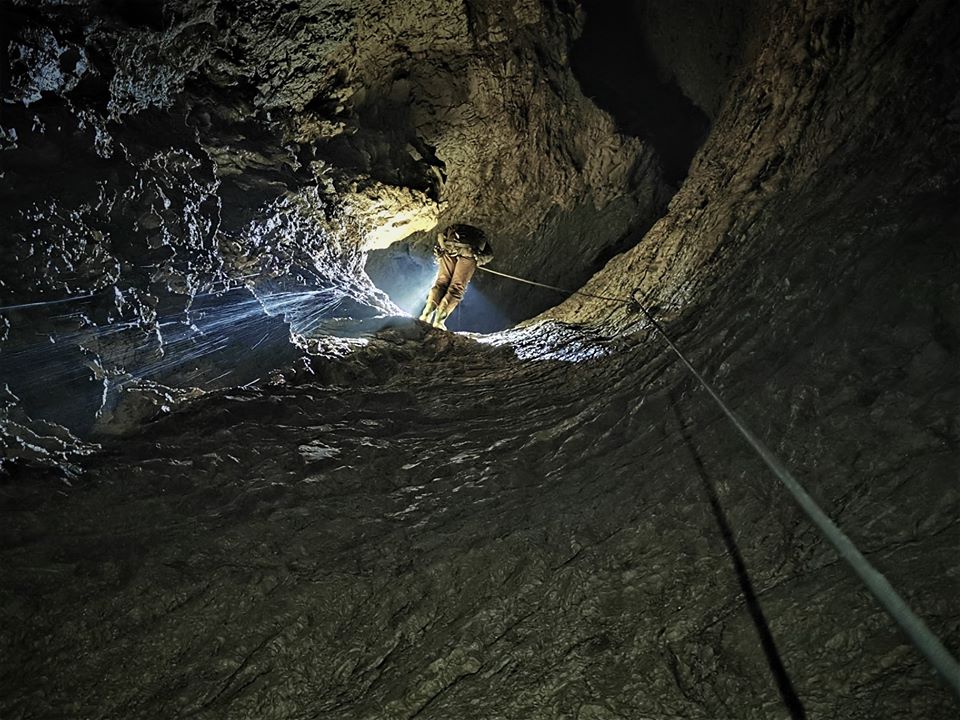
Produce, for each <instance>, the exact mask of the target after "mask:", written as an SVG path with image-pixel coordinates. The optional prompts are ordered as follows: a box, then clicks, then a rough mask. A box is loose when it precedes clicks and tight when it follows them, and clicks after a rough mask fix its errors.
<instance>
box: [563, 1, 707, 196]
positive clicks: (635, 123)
mask: <svg viewBox="0 0 960 720" xmlns="http://www.w3.org/2000/svg"><path fill="white" fill-rule="evenodd" d="M583 6H584V8H585V9H586V11H587V20H586V24H585V26H584V30H583V35H582V36H581V37H580V38H579V39H578V40H577V42H576V43H575V44H574V46H573V48H572V49H571V55H570V64H571V67H572V69H573V74H574V76H575V77H576V78H577V81H578V82H579V83H580V88H581V89H582V90H583V93H584V94H585V95H586V96H587V97H589V98H591V99H592V100H593V101H594V102H595V103H596V104H597V105H598V106H599V107H601V108H603V109H604V110H606V111H607V112H609V113H610V114H611V115H612V116H613V118H614V120H615V121H616V123H617V129H618V130H619V131H620V132H621V133H623V134H625V135H632V136H634V137H638V138H641V139H642V140H645V141H647V142H648V143H650V144H651V145H652V146H653V148H654V149H655V150H656V151H657V154H658V155H659V156H660V164H661V167H662V169H663V174H664V179H665V180H666V181H667V182H668V183H670V184H671V185H679V183H680V182H681V181H682V180H683V179H684V178H685V177H686V176H687V170H688V169H689V168H690V162H691V161H692V160H693V156H694V154H696V152H697V150H698V149H699V147H700V145H701V144H702V143H703V141H704V140H705V139H706V136H707V131H708V130H709V129H710V121H709V119H708V118H707V115H706V113H704V112H703V110H701V109H700V108H699V107H697V106H696V105H694V104H693V102H692V101H691V100H690V99H689V98H687V96H686V95H684V94H683V91H682V90H681V89H680V87H679V86H678V85H677V84H676V82H675V81H673V80H672V79H668V76H667V74H666V73H664V72H663V69H662V68H660V67H659V66H658V64H657V61H656V58H654V56H653V53H651V52H650V50H649V48H648V47H647V46H646V44H645V41H644V39H643V32H642V27H641V25H640V20H639V17H638V14H637V13H636V12H635V11H634V10H633V9H632V8H631V7H630V6H629V5H628V4H626V3H611V2H609V0H607V1H606V2H604V1H603V0H585V1H584V3H583Z"/></svg>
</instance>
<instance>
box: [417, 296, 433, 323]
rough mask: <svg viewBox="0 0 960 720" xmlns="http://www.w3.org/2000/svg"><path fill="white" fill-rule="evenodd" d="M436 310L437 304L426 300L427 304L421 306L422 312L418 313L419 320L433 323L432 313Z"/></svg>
mask: <svg viewBox="0 0 960 720" xmlns="http://www.w3.org/2000/svg"><path fill="white" fill-rule="evenodd" d="M436 310H437V304H436V303H434V302H430V301H429V300H428V301H427V304H426V305H424V307H423V312H422V313H420V322H425V323H429V324H431V325H433V314H434V312H436Z"/></svg>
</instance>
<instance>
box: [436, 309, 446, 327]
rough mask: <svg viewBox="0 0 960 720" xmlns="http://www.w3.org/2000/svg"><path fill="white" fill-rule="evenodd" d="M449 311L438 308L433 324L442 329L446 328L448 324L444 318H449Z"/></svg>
mask: <svg viewBox="0 0 960 720" xmlns="http://www.w3.org/2000/svg"><path fill="white" fill-rule="evenodd" d="M448 315H449V313H446V312H444V311H443V310H437V314H436V315H434V316H433V326H434V327H435V328H440V329H441V330H446V329H447V325H446V323H445V322H444V320H446V319H447V316H448Z"/></svg>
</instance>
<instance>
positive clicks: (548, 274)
mask: <svg viewBox="0 0 960 720" xmlns="http://www.w3.org/2000/svg"><path fill="white" fill-rule="evenodd" d="M3 12H4V21H5V22H4V26H5V30H4V33H5V35H4V38H5V43H6V45H7V50H8V53H7V57H6V63H5V66H4V75H3V90H4V97H5V98H6V102H5V104H4V111H3V112H4V114H3V122H2V127H3V135H2V138H3V140H2V142H3V146H2V147H3V150H2V153H3V168H4V170H3V178H2V188H0V200H2V203H3V207H4V212H3V216H2V217H3V219H2V221H0V223H2V225H0V232H2V233H3V236H4V238H5V243H4V251H5V257H6V259H7V262H6V263H5V264H4V267H3V270H2V271H0V275H2V277H0V283H2V287H3V288H4V290H5V299H6V301H7V302H6V305H5V306H7V307H8V306H13V305H22V304H29V303H34V302H47V301H54V302H59V301H61V300H70V302H69V303H67V304H66V305H64V308H65V310H66V311H67V312H65V313H64V315H67V317H61V318H58V319H56V320H52V319H50V317H49V313H46V309H47V308H48V307H49V306H41V309H34V310H29V309H19V310H9V311H6V312H5V313H4V316H3V317H4V327H6V328H8V330H7V331H6V333H5V336H4V337H5V340H6V347H7V349H8V351H7V352H6V354H5V361H6V362H7V365H8V367H11V366H18V367H17V368H14V367H11V369H9V370H8V371H7V374H8V377H11V378H14V379H15V382H13V385H14V386H16V387H12V388H11V389H12V390H13V391H14V393H15V394H17V393H19V395H21V396H22V397H23V399H24V401H25V404H26V405H28V406H29V409H30V411H31V412H33V413H34V414H36V415H50V416H51V417H54V416H55V419H57V420H58V421H59V422H63V423H65V424H67V425H68V426H71V427H75V428H84V429H90V428H92V427H94V426H95V425H94V424H95V416H96V415H98V414H99V415H104V414H105V413H107V414H108V410H109V409H110V408H111V407H113V406H114V405H116V403H117V402H118V401H119V400H118V398H122V397H124V396H125V393H126V390H121V389H120V388H126V386H127V385H128V384H132V385H134V386H135V385H136V384H137V383H139V382H140V381H141V380H142V379H143V378H144V377H146V378H147V379H150V380H154V381H161V382H163V383H166V384H168V385H171V386H181V385H184V384H188V385H189V378H191V377H195V376H196V377H200V378H202V379H204V381H205V382H207V381H209V382H210V383H212V384H213V385H214V386H215V385H217V384H218V382H219V381H215V380H214V378H216V377H219V376H220V375H221V373H222V371H224V370H226V369H230V367H231V365H234V366H235V365H236V361H235V358H236V356H237V355H238V354H239V355H241V356H242V357H244V358H246V356H247V353H237V352H236V351H229V352H227V351H226V348H225V347H221V348H220V350H221V351H222V352H220V353H219V355H218V356H217V357H214V356H213V354H212V353H206V354H205V355H204V358H203V361H202V362H201V363H200V365H198V364H197V363H195V362H192V361H191V362H192V364H190V366H189V367H186V368H180V367H174V363H171V362H169V359H170V354H171V353H170V352H168V351H169V350H172V349H173V348H174V347H178V346H181V347H182V345H183V344H182V343H178V342H171V343H166V344H165V340H164V331H163V330H162V329H161V328H162V327H175V328H176V330H177V332H179V331H180V330H181V329H183V328H185V330H184V332H186V333H187V334H189V332H191V328H193V327H194V325H195V323H193V321H192V318H191V314H190V311H191V308H192V307H193V304H194V298H195V297H196V296H197V295H198V294H200V295H202V294H204V293H209V292H220V291H221V290H229V289H231V288H239V287H248V288H249V289H250V290H251V293H252V296H253V297H255V298H259V299H261V300H262V299H263V298H264V297H265V296H269V295H271V294H273V295H275V294H276V293H278V292H284V293H294V292H301V293H311V292H313V293H315V292H318V291H320V290H326V289H329V290H331V291H335V292H336V293H338V294H339V297H340V298H341V299H342V300H343V301H344V302H345V303H346V305H345V307H351V308H354V310H355V311H356V312H359V313H361V314H363V313H367V314H369V313H383V312H387V313H389V312H394V311H396V308H395V306H394V305H393V304H392V303H390V301H389V300H388V299H387V298H386V296H384V295H383V294H382V293H380V292H379V291H377V290H376V289H375V288H373V287H372V286H371V285H370V283H369V280H368V279H367V278H366V276H365V274H364V273H363V270H362V262H363V253H364V252H365V251H366V250H368V249H371V248H377V247H385V246H387V245H389V244H390V243H391V242H394V241H397V240H400V239H402V238H404V237H408V236H413V237H415V238H416V237H421V238H426V239H425V240H423V241H422V242H421V244H420V245H419V249H418V252H420V253H421V256H422V255H423V252H424V249H425V247H428V246H429V245H430V244H431V243H432V238H431V237H430V236H429V231H430V230H431V229H433V228H435V227H436V226H437V224H438V223H439V224H444V223H446V222H454V221H462V222H471V223H475V224H477V225H479V226H481V227H483V228H485V229H486V230H487V232H488V235H489V236H490V239H491V241H492V243H493V245H494V247H495V249H496V252H497V265H499V266H500V267H504V268H509V269H510V270H511V272H513V273H516V274H520V275H527V276H534V275H535V276H536V278H537V279H538V280H540V281H542V282H550V283H557V284H560V285H564V286H576V285H578V284H579V283H581V282H582V281H583V280H584V279H586V278H587V277H588V276H589V275H590V274H592V273H593V272H595V271H596V270H597V269H598V268H599V267H601V266H602V265H603V263H604V262H605V260H606V259H607V258H608V257H609V256H610V255H611V254H612V252H613V250H612V249H613V248H621V247H626V246H629V245H630V244H631V243H633V242H635V241H636V240H637V239H638V238H639V237H640V236H641V235H642V234H643V232H644V231H645V230H646V229H647V228H648V227H649V226H650V225H651V224H652V223H653V221H654V220H655V219H656V217H658V216H659V214H660V212H661V211H662V208H663V207H664V204H665V202H666V200H667V199H668V197H669V193H670V192H672V189H671V188H670V187H669V186H668V185H667V184H666V183H665V182H664V180H663V174H662V169H661V163H660V160H659V158H658V156H657V153H656V150H655V148H654V147H653V146H652V145H651V144H649V143H647V142H646V141H645V140H644V139H643V138H641V137H636V136H627V135H623V134H621V133H620V132H619V129H618V127H617V123H616V121H615V119H614V118H612V117H611V116H610V115H609V114H608V113H607V112H605V111H603V110H602V109H600V108H598V107H597V106H596V105H595V104H594V103H593V102H592V101H591V100H589V99H588V98H587V97H586V96H585V94H584V92H583V89H582V87H581V84H580V82H579V81H578V78H576V77H575V76H574V74H573V73H572V72H571V71H570V69H569V67H568V65H569V63H568V54H569V51H570V48H571V46H572V45H573V44H574V43H575V42H576V39H577V37H578V36H579V34H580V33H581V32H582V29H583V25H584V22H585V14H584V11H583V10H582V9H581V8H579V7H577V6H576V5H569V6H568V5H566V4H564V3H558V4H556V3H547V4H540V3H535V2H525V3H519V4H517V3H500V2H482V3H480V2H477V3H474V2H471V3H466V4H464V5H462V6H461V5H456V6H453V5H448V4H442V3H441V4H437V3H430V2H422V3H413V4H411V3H406V2H391V3H379V4H377V5H376V6H370V5H369V4H367V3H360V2H338V3H332V4H331V3H327V2H308V1H306V0H304V1H303V2H298V3H288V4H284V5H280V6H277V5H275V4H273V3H266V2H257V1H253V0H251V1H248V2H242V3H221V2H216V1H214V0H209V1H201V0H190V1H186V0H170V1H168V2H165V3H162V4H148V3H127V2H94V1H93V0H78V1H77V2H71V3H59V2H49V3H48V2H40V3H32V2H29V3H28V2H12V3H9V4H8V5H7V6H6V7H5V9H4V11H3ZM417 233H419V234H417ZM476 286H477V288H478V291H479V292H481V293H483V295H484V296H485V297H487V298H488V299H489V300H490V302H491V303H492V304H494V305H496V307H497V308H498V312H497V317H498V318H499V319H498V321H497V322H496V323H495V324H494V325H491V326H489V327H481V328H479V329H495V328H497V327H503V326H505V325H508V324H510V323H512V322H514V321H516V320H520V319H523V318H526V317H529V316H530V315H532V314H534V313H535V312H538V311H539V310H542V309H544V308H546V307H549V306H550V305H551V304H553V303H554V302H556V295H555V294H552V293H549V292H546V293H545V292H544V291H542V290H539V289H531V288H529V287H525V286H521V285H516V284H512V283H506V282H504V281H502V280H495V279H492V278H489V277H482V278H478V280H477V285H476ZM87 295H92V297H89V298H87V297H86V296H87ZM310 297H311V296H309V295H304V298H306V300H305V302H306V301H307V300H309V299H310ZM74 299H76V303H74ZM360 306H367V307H368V308H369V310H367V311H363V310H360V309H359V307H360ZM71 313H72V314H71ZM301 314H302V313H301ZM281 316H282V314H281ZM249 322H250V323H253V322H256V323H262V324H263V325H264V327H263V328H262V330H263V331H264V332H266V331H267V328H266V325H269V324H270V323H269V322H268V321H267V320H264V319H262V318H259V317H258V318H251V319H250V320H249ZM120 323H122V324H123V328H124V329H123V332H114V330H116V329H117V328H119V327H120V326H119V324H120ZM277 323H278V324H276V326H275V327H272V329H270V330H269V332H270V333H271V336H272V337H275V338H276V340H277V341H278V342H280V341H281V339H282V335H283V327H282V325H283V323H282V319H279V320H278V321H277ZM108 326H109V327H110V328H111V330H110V333H109V338H108V337H105V330H104V328H106V327H108ZM258 331H259V330H255V329H251V331H250V335H251V337H252V336H253V335H254V334H255V332H258ZM37 333H45V334H46V336H47V337H48V339H49V341H50V342H51V343H52V344H54V345H57V343H59V345H58V349H57V351H56V352H57V354H58V355H59V356H60V358H61V360H62V362H61V363H60V365H62V366H63V368H65V369H67V370H69V371H70V373H71V378H70V379H69V380H62V381H61V380H60V379H57V382H58V383H59V384H60V385H61V386H62V387H64V388H66V387H67V386H71V387H73V388H74V389H79V388H81V387H82V388H83V392H81V393H79V396H78V398H77V399H76V400H75V401H74V403H73V405H74V407H70V408H66V407H64V408H62V409H61V410H62V411H60V410H58V409H57V407H55V406H56V403H53V405H51V403H45V402H42V397H41V393H37V392H34V391H33V390H32V388H34V387H35V386H36V383H37V379H38V378H37V377H36V373H34V374H33V375H31V373H19V369H18V368H20V367H23V366H25V365H30V366H31V367H32V368H36V367H38V366H41V365H45V367H44V369H43V370H42V376H44V377H48V378H50V377H53V376H55V375H59V376H62V375H63V373H62V372H61V371H60V370H61V369H58V367H57V363H52V362H48V361H45V360H43V359H42V358H43V356H44V355H45V354H49V353H45V349H44V348H42V347H40V345H38V343H37V338H38V336H42V335H38V334H37ZM204 340H205V338H200V339H199V340H197V339H196V338H195V339H194V341H193V342H194V344H199V345H201V346H203V345H204ZM185 342H186V341H185ZM217 344H219V345H224V344H226V345H229V340H228V339H224V340H223V342H222V343H217ZM250 344H251V345H252V344H253V343H252V342H251V343H250ZM270 351H271V352H272V353H277V354H278V357H283V358H288V357H289V356H290V354H291V352H293V351H290V350H288V349H284V348H283V347H282V346H281V345H278V344H274V343H271V346H270ZM14 352H16V353H19V354H18V355H15V354H14ZM294 354H295V353H294ZM67 358H69V360H67ZM264 361H266V360H264ZM262 364H263V362H261V361H259V360H252V361H251V362H250V368H249V369H248V370H247V371H239V372H234V373H233V374H232V376H231V377H230V378H228V380H227V381H228V382H229V381H232V382H247V381H250V380H253V379H256V378H257V377H262V375H263V372H262V370H263V368H262ZM158 365H159V366H161V368H162V370H157V369H156V368H157V366H158ZM144 368H146V370H144V371H143V372H141V369H144ZM18 374H19V375H22V377H15V376H17V375H18ZM86 377H92V378H93V380H94V382H92V383H86V384H84V385H79V384H76V383H74V380H75V379H76V378H81V379H83V378H86ZM127 389H129V388H127ZM80 396H82V397H80ZM91 413H92V414H91Z"/></svg>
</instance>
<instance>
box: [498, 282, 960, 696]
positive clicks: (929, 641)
mask: <svg viewBox="0 0 960 720" xmlns="http://www.w3.org/2000/svg"><path fill="white" fill-rule="evenodd" d="M480 269H481V270H483V271H485V272H488V273H491V274H493V275H499V276H500V277H504V278H508V279H510V280H515V281H517V282H521V283H526V284H527V285H535V286H537V287H542V288H547V289H548V290H554V291H556V292H560V293H564V294H566V295H583V296H585V297H592V298H596V299H598V300H606V301H609V302H620V303H623V304H624V305H626V306H627V307H628V308H629V309H630V311H631V312H635V313H640V314H642V315H643V316H644V317H645V318H646V319H647V321H648V322H649V323H650V325H651V326H652V327H653V328H654V330H656V331H657V333H658V334H659V335H660V337H662V338H663V340H664V342H666V343H667V346H668V347H669V348H670V349H671V350H672V351H673V352H674V354H676V356H677V357H678V358H680V361H681V362H682V363H683V365H684V366H685V367H686V368H687V370H688V371H689V372H690V374H691V375H693V377H694V378H695V379H696V380H697V382H698V383H700V386H701V387H702V388H703V389H704V390H706V391H707V394H708V395H710V397H711V398H712V399H713V401H714V403H716V405H717V407H719V408H720V410H722V411H723V414H724V415H726V417H727V419H728V420H729V421H730V423H731V424H732V425H733V426H734V428H736V430H737V432H739V433H740V435H741V436H743V439H744V440H746V441H747V444H748V445H750V447H751V448H752V449H753V450H754V452H756V454H757V455H758V456H759V457H760V459H761V460H763V462H764V464H765V465H766V466H767V467H768V468H770V470H771V471H772V472H773V474H774V475H775V476H776V477H777V479H779V480H780V482H781V483H783V485H784V486H785V487H786V488H787V490H788V491H789V492H790V494H791V495H792V496H793V498H794V500H796V502H797V504H798V505H799V506H800V507H801V509H803V511H804V512H805V513H806V514H807V517H808V518H810V521H811V522H812V523H813V524H814V526H816V528H817V529H818V530H819V531H820V533H821V534H822V535H823V536H824V537H825V538H826V539H827V541H828V542H829V543H830V544H831V545H832V546H833V547H834V549H835V550H836V551H837V552H838V553H839V555H840V557H842V558H843V559H844V560H845V561H846V562H847V564H848V565H850V567H851V568H852V569H853V571H854V572H855V573H856V574H857V576H858V577H859V578H860V580H861V581H862V582H863V584H864V585H866V587H867V589H868V590H869V591H870V594H871V595H873V597H874V598H875V599H876V600H877V602H878V603H880V606H881V607H882V608H883V609H884V610H885V611H886V612H887V614H888V615H889V616H890V617H891V618H893V620H894V621H895V622H896V623H897V625H899V626H900V628H901V629H902V630H903V632H904V633H905V634H906V635H907V637H908V638H909V639H910V641H911V642H912V643H913V645H914V646H915V647H916V648H917V650H919V651H920V653H921V654H923V656H924V657H925V658H926V659H927V660H928V661H929V662H930V664H931V665H933V667H934V668H935V669H936V670H937V672H938V673H939V674H940V675H941V676H942V677H943V679H944V680H946V681H947V683H948V684H949V685H950V687H951V689H952V690H953V692H954V694H955V695H956V696H957V698H958V699H960V663H957V661H956V659H955V658H954V657H953V656H952V655H951V654H950V652H949V651H948V650H947V649H946V647H945V646H944V645H943V643H942V642H941V641H940V638H938V637H937V636H936V635H934V634H933V632H931V630H930V628H928V627H927V625H926V623H924V622H923V620H922V619H921V618H920V617H919V616H918V615H917V614H916V613H915V612H914V611H913V610H912V609H911V608H910V606H909V605H907V603H906V602H905V601H904V600H903V598H902V597H900V595H899V594H898V593H897V591H896V590H895V589H894V588H893V586H892V585H891V584H890V582H889V581H888V580H887V579H886V578H885V577H884V576H883V574H882V573H881V572H880V571H879V570H877V569H876V568H875V567H874V566H873V565H872V564H871V563H870V561H869V560H867V558H866V557H864V555H863V553H862V552H860V550H859V548H857V546H856V545H855V544H854V542H853V541H852V540H850V538H849V537H847V535H846V533H844V532H843V531H842V530H841V529H840V528H839V527H838V526H837V524H836V523H834V522H833V520H831V519H830V517H829V516H828V515H827V514H826V513H825V512H824V511H823V509H822V508H821V507H820V506H819V505H818V504H817V503H816V501H815V500H814V499H813V498H812V497H811V496H810V494H809V493H808V492H807V491H806V488H804V487H803V485H802V484H801V483H800V482H799V481H798V480H797V479H796V478H795V477H794V476H793V474H792V473H791V472H790V470H789V469H788V468H787V466H786V465H785V464H784V463H783V461H781V460H780V458H779V457H777V455H776V454H774V452H773V451H772V450H770V448H768V447H767V446H766V445H765V444H764V443H763V442H762V441H761V440H760V439H759V438H758V437H757V436H756V435H755V434H754V433H753V432H752V431H751V430H750V429H749V428H748V427H747V425H746V423H744V421H743V420H742V419H741V418H740V416H739V415H737V414H736V413H735V412H734V411H733V410H731V409H730V407H729V406H728V405H727V403H726V402H724V400H723V398H721V397H720V395H719V393H718V392H717V391H716V390H715V389H714V388H713V386H712V385H711V384H710V383H708V382H707V380H706V379H705V378H704V377H703V375H701V374H700V373H699V372H698V371H697V369H696V368H695V367H694V366H693V363H691V362H690V360H688V359H687V356H686V355H684V354H683V352H682V351H681V350H680V348H678V347H677V345H676V344H675V343H674V342H673V340H671V339H670V336H669V335H667V332H666V331H665V330H664V329H663V327H662V326H661V325H660V323H659V322H657V320H656V318H655V317H654V316H653V314H652V313H651V312H650V310H648V309H647V307H646V306H645V304H644V303H643V301H642V300H640V298H639V297H638V296H639V295H640V294H641V290H640V288H636V289H635V290H633V292H632V293H631V294H630V297H629V298H616V297H610V296H607V295H595V294H593V293H588V292H584V291H582V290H565V289H564V288H559V287H556V286H554V285H546V284H544V283H538V282H534V281H533V280H527V279H525V278H520V277H516V276H514V275H508V274H506V273H502V272H498V271H496V270H490V269H489V268H480Z"/></svg>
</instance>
